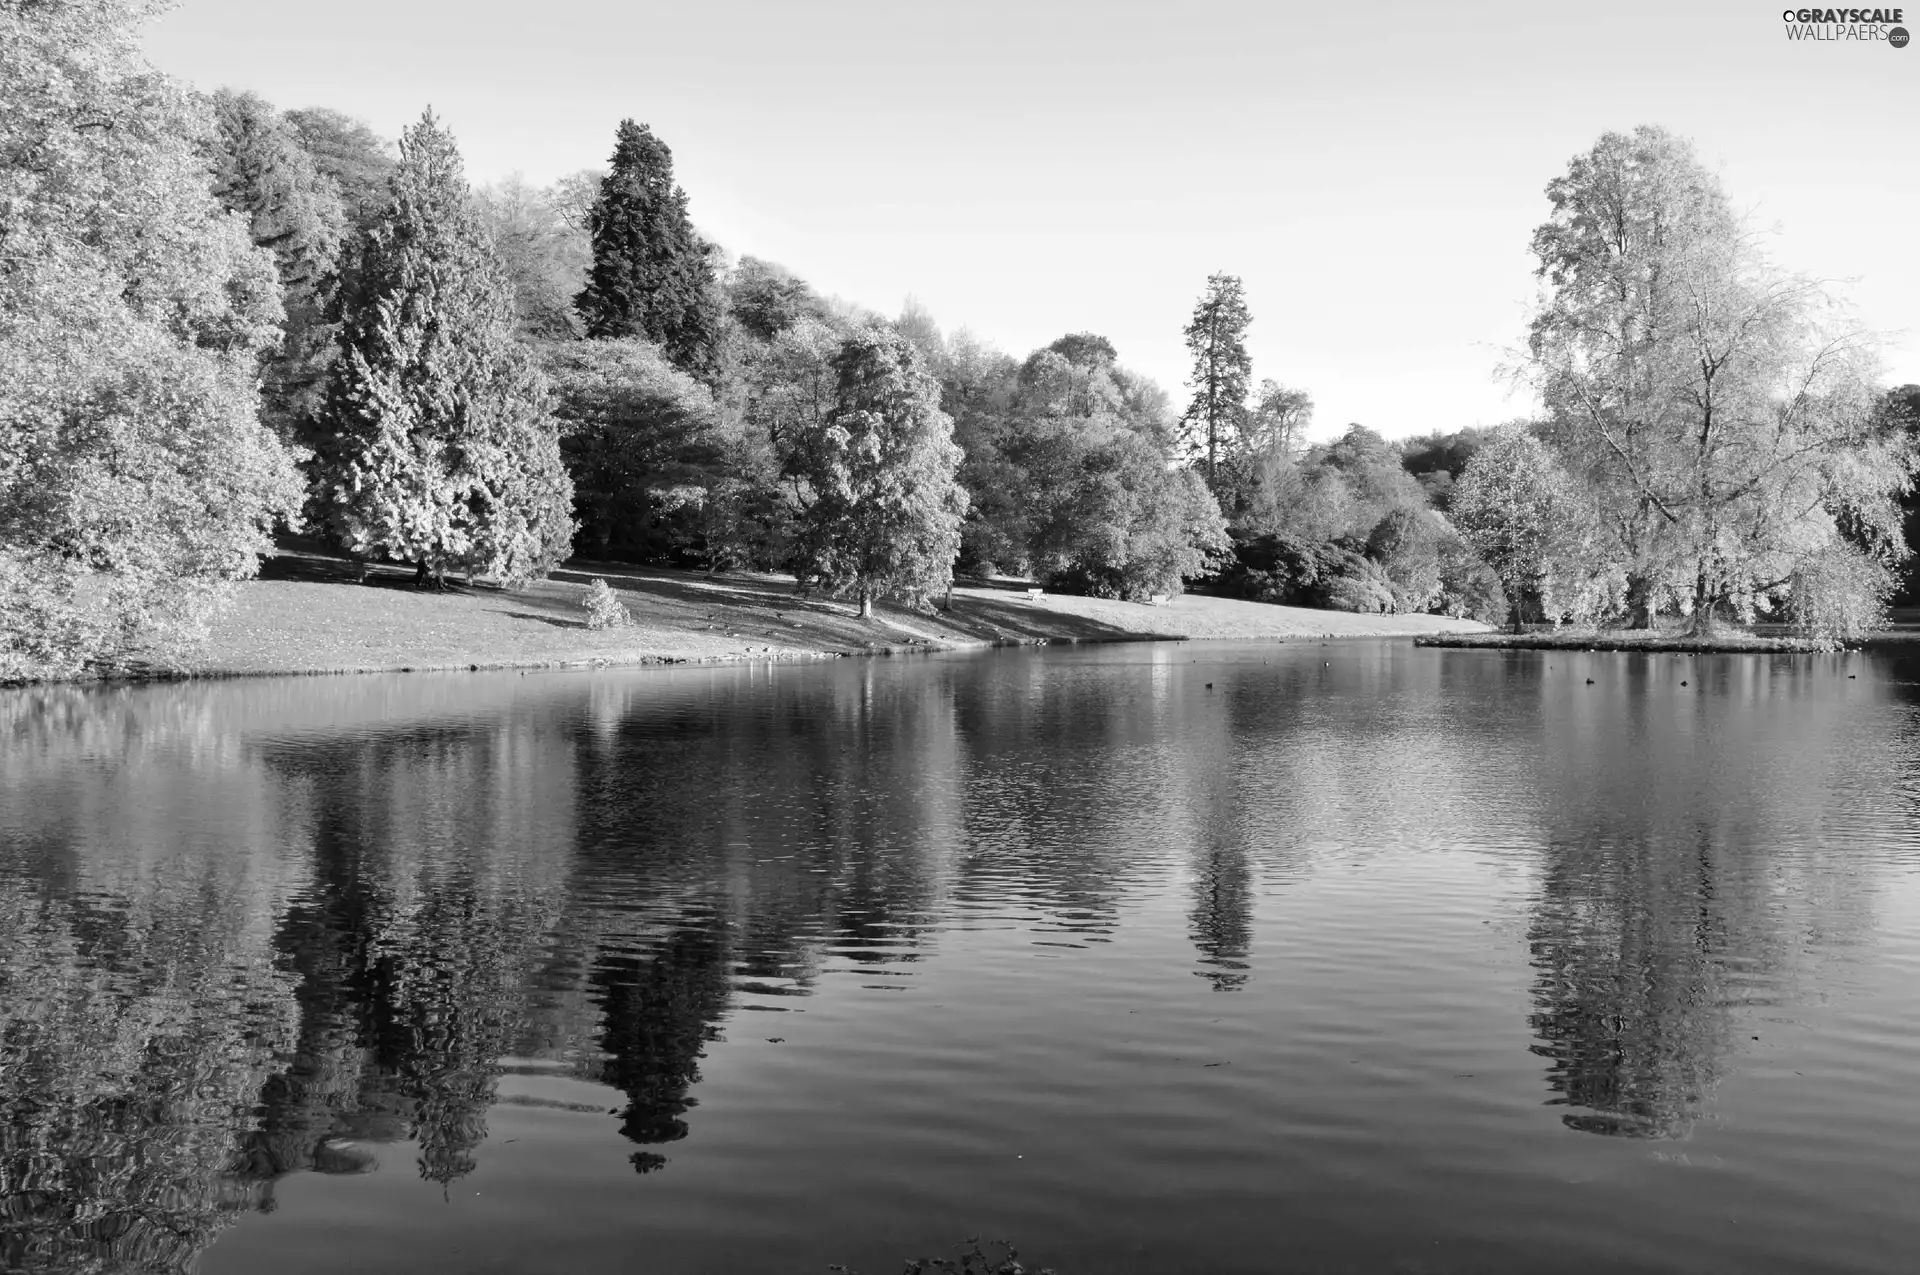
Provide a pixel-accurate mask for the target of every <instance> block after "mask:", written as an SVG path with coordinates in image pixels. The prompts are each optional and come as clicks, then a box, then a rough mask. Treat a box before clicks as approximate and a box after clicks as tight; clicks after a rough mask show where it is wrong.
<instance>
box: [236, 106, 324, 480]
mask: <svg viewBox="0 0 1920 1275" xmlns="http://www.w3.org/2000/svg"><path fill="white" fill-rule="evenodd" d="M212 107H213V121H214V131H213V135H212V137H211V139H210V147H209V150H210V154H209V159H210V161H211V163H212V167H213V192H214V195H215V196H216V197H217V198H218V199H219V200H220V202H221V203H222V204H224V205H226V207H228V208H229V209H231V210H233V211H234V212H236V213H239V214H240V215H241V216H242V217H244V218H245V219H246V223H247V229H248V233H249V234H250V235H251V236H252V238H253V242H254V243H255V244H257V245H258V246H260V247H262V248H265V249H267V250H268V251H270V252H272V253H273V259H274V264H275V266H276V267H277V268H278V270H279V275H280V289H281V302H282V304H283V306H284V307H285V310H286V320H285V322H284V324H283V332H284V336H283V338H282V340H281V341H280V343H279V346H278V347H277V348H276V349H274V350H273V351H272V353H271V354H270V355H269V356H268V357H267V359H266V360H265V364H264V366H263V369H262V384H261V399H262V411H263V413H264V414H265V417H266V420H267V422H268V423H269V424H271V425H272V426H273V427H274V428H275V429H276V430H277V431H278V432H279V434H280V436H281V437H282V438H284V439H287V440H289V441H291V442H295V443H298V444H300V445H302V446H306V447H309V448H310V447H312V446H313V444H314V441H315V440H313V439H312V438H311V437H309V436H308V430H309V429H310V426H311V424H312V421H313V418H314V416H315V414H316V412H317V410H318V408H319V405H320V404H319V399H320V389H321V386H322V382H323V380H324V377H325V373H326V365H327V361H328V359H329V357H330V356H331V353H332V348H333V339H332V337H333V334H332V332H331V330H330V329H329V328H328V327H327V324H326V316H325V310H326V302H327V296H328V293H329V291H330V290H331V288H332V284H333V274H334V265H335V262H336V260H337V258H338V257H339V255H340V245H341V240H342V238H343V236H344V234H345V232H346V209H345V206H344V205H343V204H342V202H341V197H340V188H339V185H338V184H337V183H336V182H335V181H334V180H333V179H332V178H330V177H327V176H325V175H324V174H322V173H321V172H320V171H319V169H318V168H317V167H316V166H315V164H314V161H313V157H312V156H310V155H309V154H308V153H307V152H306V150H305V149H304V148H303V147H302V146H301V144H300V138H299V135H298V133H297V132H296V131H295V130H294V128H293V127H292V125H290V124H289V123H288V122H287V121H286V120H285V119H283V118H282V117H281V116H280V114H279V112H277V111H275V110H274V109H273V106H272V105H271V104H270V103H268V102H267V101H266V100H264V99H263V98H261V97H259V96H258V95H256V94H253V93H238V92H235V91H234V90H232V89H221V90H219V91H218V92H216V93H215V94H214V95H213V98H212Z"/></svg>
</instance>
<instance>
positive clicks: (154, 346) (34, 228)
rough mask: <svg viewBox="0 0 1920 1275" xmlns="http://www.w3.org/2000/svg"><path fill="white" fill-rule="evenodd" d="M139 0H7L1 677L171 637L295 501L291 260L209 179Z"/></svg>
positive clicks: (3, 38)
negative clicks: (272, 394) (277, 379)
mask: <svg viewBox="0 0 1920 1275" xmlns="http://www.w3.org/2000/svg"><path fill="white" fill-rule="evenodd" d="M157 8H158V6H157V5H155V4H152V3H143V2H141V0H39V2H36V3H20V2H19V0H11V2H8V3H0V680H5V679H9V678H20V677H33V676H43V675H59V674H63V673H70V672H72V671H75V670H77V669H80V668H83V667H87V666H90V665H92V666H112V665H117V664H121V663H124V662H126V661H128V660H130V659H135V658H148V657H152V656H154V655H156V654H164V653H165V652H167V651H168V650H169V649H170V648H171V647H172V644H173V643H174V642H176V641H179V640H184V639H187V638H190V637H192V636H193V635H195V634H196V633H198V632H201V631H203V630H204V627H205V624H206V623H207V621H208V620H209V619H210V617H211V615H212V614H213V612H214V609H215V607H216V605H217V603H218V602H219V600H220V599H221V598H222V597H223V596H225V593H226V586H227V585H228V584H229V583H230V582H231V581H234V580H237V579H241V578H244V577H246V576H249V575H252V574H253V572H254V571H255V569H256V567H257V563H258V555H259V554H261V553H262V552H264V551H266V550H267V549H268V548H269V547H270V542H269V539H268V533H269V532H270V531H271V529H272V526H273V524H274V521H275V519H276V518H278V517H282V516H286V517H291V516H293V514H294V512H295V510H296V509H297V508H298V504H299V491H300V484H299V479H298V475H297V474H296V472H295V471H294V468H293V462H292V458H291V457H290V456H289V454H288V452H287V451H286V450H285V449H284V448H283V447H282V445H281V444H280V442H279V441H278V440H277V439H276V438H275V437H274V435H273V434H272V432H271V431H269V430H268V429H266V428H265V427H264V426H263V425H262V424H261V423H260V415H259V413H260V398H259V393H258V390H257V388H256V382H255V378H256V376H257V369H258V360H259V357H260V354H261V352H262V351H263V350H265V349H266V348H268V347H269V346H270V345H271V344H272V342H273V341H274V340H275V338H276V336H277V325H278V323H279V321H280V319H281V314H282V312H281V308H280V302H279V291H280V287H279V282H278V280H277V279H276V278H275V272H274V262H273V258H272V256H271V255H270V254H269V253H267V252H266V251H264V250H261V249H258V248H256V247H254V246H253V244H252V243H251V242H249V239H248V235H247V226H246V224H245V223H244V222H243V221H241V220H240V219H239V218H236V217H232V216H230V215H229V214H228V213H227V212H226V210H225V209H223V208H222V207H221V206H220V205H219V203H218V202H217V201H216V200H215V199H214V198H213V195H212V194H211V192H210V191H209V190H208V183H207V169H206V163H205V152H204V150H203V147H204V146H205V145H206V144H207V140H208V138H209V136H210V134H211V127H212V125H211V120H210V119H209V116H208V113H207V111H206V108H205V104H204V102H202V101H200V100H198V99H196V98H194V97H192V96H190V95H189V94H188V93H187V92H186V91H185V90H183V89H182V88H181V87H180V86H179V85H177V84H175V83H174V82H173V81H171V80H169V79H168V78H167V77H165V76H163V75H160V74H158V73H157V72H155V71H154V70H153V69H152V68H151V67H150V66H148V65H147V64H146V63H145V62H144V61H143V60H142V59H141V58H140V56H139V53H138V51H137V48H136V46H135V33H136V31H137V29H138V27H139V26H140V25H141V23H142V22H143V21H145V20H146V19H147V18H148V17H150V16H151V15H152V14H153V13H154V12H155V11H156V9H157Z"/></svg>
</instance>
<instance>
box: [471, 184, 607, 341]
mask: <svg viewBox="0 0 1920 1275" xmlns="http://www.w3.org/2000/svg"><path fill="white" fill-rule="evenodd" d="M567 199H568V195H567V194H566V192H565V191H564V189H562V188H561V187H559V186H553V187H548V188H547V189H545V190H539V189H536V188H535V187H534V186H532V185H531V184H530V183H528V181H527V180H526V178H524V177H522V176H520V175H519V174H518V173H516V174H514V175H513V176H512V177H509V178H507V179H506V180H505V181H503V182H498V183H496V184H494V185H492V186H486V187H482V188H481V189H480V190H477V191H475V192H474V200H475V202H476V204H477V205H478V207H479V210H480V222H481V224H482V225H483V226H485V227H486V230H487V235H488V237H489V239H490V240H491V242H492V244H493V253H494V256H495V257H497V258H498V259H499V261H500V268H501V270H502V271H503V272H504V273H505V274H506V277H507V285H508V287H509V288H511V289H512V292H513V310H514V315H515V316H516V319H517V326H518V330H519V332H520V335H521V336H523V337H526V338H529V339H534V340H550V341H558V340H566V339H569V338H572V337H577V336H579V335H580V333H581V324H580V316H579V314H578V313H577V312H576V311H575V310H574V308H573V299H574V297H575V296H577V295H578V294H579V291H580V284H581V283H582V281H584V280H585V278H586V274H587V266H588V265H589V263H590V262H591V261H592V260H593V249H592V246H591V245H590V244H589V243H588V241H587V233H586V230H585V228H584V227H580V226H576V225H574V224H573V223H572V222H571V221H570V220H569V214H568V212H567V210H566V200H567Z"/></svg>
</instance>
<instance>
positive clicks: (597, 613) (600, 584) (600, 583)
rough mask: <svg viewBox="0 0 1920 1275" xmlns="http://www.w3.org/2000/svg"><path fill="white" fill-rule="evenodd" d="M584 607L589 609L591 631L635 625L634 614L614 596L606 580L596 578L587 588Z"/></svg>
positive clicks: (588, 625)
mask: <svg viewBox="0 0 1920 1275" xmlns="http://www.w3.org/2000/svg"><path fill="white" fill-rule="evenodd" d="M582 605H584V606H585V607H586V608H587V627H588V628H590V629H619V628H625V627H626V626H627V625H629V624H632V623H633V615H632V613H631V612H629V611H628V610H627V608H626V607H625V606H624V605H622V604H621V602H620V599H619V598H617V597H615V596H614V593H613V588H612V586H611V585H609V584H608V583H607V582H606V581H605V580H601V579H597V578H596V579H595V580H594V582H593V583H592V584H589V585H588V586H587V596H586V598H585V600H584V601H583V603H582Z"/></svg>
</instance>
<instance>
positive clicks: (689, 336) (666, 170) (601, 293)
mask: <svg viewBox="0 0 1920 1275" xmlns="http://www.w3.org/2000/svg"><path fill="white" fill-rule="evenodd" d="M587 222H588V230H589V231H590V232H591V234H592V236H593V269H592V270H591V272H589V274H588V276H587V286H586V290H585V291H583V292H582V293H581V294H580V296H579V299H578V301H577V302H576V304H577V305H578V307H579V310H580V314H581V317H582V318H583V319H584V320H585V321H586V328H587V335H588V336H589V337H593V338H606V337H631V336H642V337H645V338H646V339H647V340H649V341H651V342H653V343H654V344H655V345H658V346H659V347H660V348H661V349H663V350H665V351H666V354H667V357H668V358H670V359H672V360H673V362H674V365H675V366H677V367H679V368H681V369H682V370H683V371H686V372H690V373H692V374H693V375H695V376H708V375H710V374H711V373H712V371H713V369H714V364H715V346H716V344H717V342H718V340H719V336H720V326H721V307H720V298H719V291H718V288H717V286H716V284H715V280H714V270H713V264H712V262H711V260H710V259H709V255H710V253H711V252H712V249H711V247H710V246H709V245H708V244H707V243H706V242H705V241H703V240H702V239H701V238H700V236H699V235H698V234H697V233H695V231H694V229H693V222H692V221H691V220H689V218H688V216H687V192H686V191H684V190H682V189H681V188H680V187H678V186H676V185H674V183H673V152H672V151H671V150H668V149H667V144H666V143H665V142H663V141H661V140H660V139H659V138H657V137H655V136H654V135H653V133H652V131H651V130H650V129H648V128H647V126H646V125H645V124H636V123H634V122H633V121H632V120H622V121H621V123H620V130H619V133H618V135H617V138H616V140H615V143H614V148H613V163H612V167H611V170H610V171H609V172H608V173H607V175H606V176H605V177H604V178H602V179H601V182H600V197H599V199H598V200H596V201H595V203H594V205H593V210H592V212H591V213H590V214H589V215H588V218H587Z"/></svg>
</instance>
